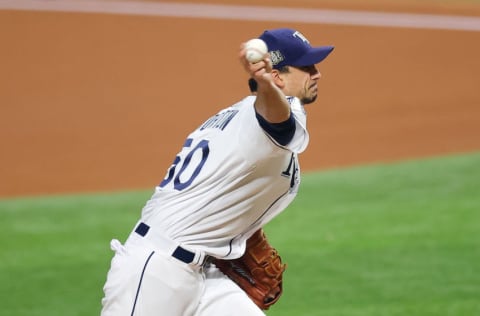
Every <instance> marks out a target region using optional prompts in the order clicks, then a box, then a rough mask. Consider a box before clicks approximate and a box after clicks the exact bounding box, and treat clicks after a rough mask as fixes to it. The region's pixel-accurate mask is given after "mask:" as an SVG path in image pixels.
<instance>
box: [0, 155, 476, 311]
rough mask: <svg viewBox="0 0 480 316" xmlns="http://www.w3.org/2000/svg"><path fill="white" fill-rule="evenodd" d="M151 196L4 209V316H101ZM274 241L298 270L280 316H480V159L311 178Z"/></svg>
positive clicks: (274, 231)
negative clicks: (111, 277)
mask: <svg viewBox="0 0 480 316" xmlns="http://www.w3.org/2000/svg"><path fill="white" fill-rule="evenodd" d="M150 193H151V191H150V190H147V191H138V192H125V193H115V194H96V195H88V196H87V195H78V196H58V197H42V198H24V199H3V200H0V240H1V252H0V297H1V298H2V307H1V309H0V315H5V316H27V315H28V316H36V315H42V316H45V315H49V316H57V315H58V316H60V315H62V316H66V315H82V316H83V315H99V312H100V300H101V297H102V295H103V293H102V286H103V283H104V281H105V276H106V272H107V270H108V267H109V261H110V259H111V255H112V253H111V252H110V250H109V241H110V239H111V238H112V237H116V238H120V239H121V240H123V239H125V237H126V236H127V234H128V232H129V231H130V229H131V227H132V225H133V224H134V222H135V221H136V220H137V218H138V216H139V213H140V209H141V207H142V206H143V204H144V202H145V200H146V199H147V198H148V197H149V196H150ZM266 230H267V233H268V235H269V238H270V241H271V242H272V243H273V244H274V245H275V246H276V247H277V248H278V250H279V251H280V253H281V254H282V257H283V259H284V261H286V262H287V263H288V268H287V271H286V274H285V289H284V295H283V297H282V299H281V300H280V301H279V303H277V305H275V306H274V307H273V308H272V309H271V310H270V311H269V312H268V315H269V316H280V315H289V316H303V315H305V316H307V315H308V316H310V315H328V316H347V315H348V316H367V315H368V316H377V315H378V316H390V315H392V316H394V315H402V316H404V315H409V316H447V315H452V316H453V315H455V316H478V315H480V153H479V154H470V155H459V156H450V157H443V158H436V159H428V160H419V161H410V162H403V163H398V164H388V165H387V164H386V165H377V166H367V167H356V168H350V169H343V170H331V171H323V172H318V173H310V174H307V175H304V177H303V183H302V187H301V189H300V193H299V195H298V198H297V200H296V201H295V202H294V203H293V205H292V206H291V207H290V208H289V209H288V210H287V211H286V212H284V213H283V214H281V215H280V216H279V217H277V218H276V219H275V220H274V221H273V222H272V223H270V224H269V225H268V226H267V228H266Z"/></svg>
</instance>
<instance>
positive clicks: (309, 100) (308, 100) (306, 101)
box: [300, 94, 317, 104]
mask: <svg viewBox="0 0 480 316" xmlns="http://www.w3.org/2000/svg"><path fill="white" fill-rule="evenodd" d="M316 99H317V95H316V94H315V95H314V96H311V97H304V98H302V99H301V100H300V101H302V104H310V103H313V102H315V100H316Z"/></svg>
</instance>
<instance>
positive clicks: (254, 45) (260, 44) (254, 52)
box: [245, 38, 268, 64]
mask: <svg viewBox="0 0 480 316" xmlns="http://www.w3.org/2000/svg"><path fill="white" fill-rule="evenodd" d="M267 52H268V48H267V44H265V42H264V41H263V40H261V39H259V38H254V39H251V40H249V41H248V42H246V43H245V57H246V58H247V60H248V61H249V62H251V63H253V64H254V63H258V62H259V61H261V60H262V59H263V56H265V54H266V53H267Z"/></svg>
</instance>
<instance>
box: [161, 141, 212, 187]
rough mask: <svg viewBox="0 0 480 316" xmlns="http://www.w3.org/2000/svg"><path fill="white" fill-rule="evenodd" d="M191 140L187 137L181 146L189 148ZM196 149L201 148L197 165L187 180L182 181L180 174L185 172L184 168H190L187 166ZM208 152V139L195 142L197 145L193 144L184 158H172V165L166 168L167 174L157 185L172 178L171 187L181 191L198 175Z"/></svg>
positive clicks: (162, 184) (166, 182)
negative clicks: (200, 156) (200, 155)
mask: <svg viewBox="0 0 480 316" xmlns="http://www.w3.org/2000/svg"><path fill="white" fill-rule="evenodd" d="M192 142H193V139H191V138H188V139H187V140H186V141H185V144H184V145H183V147H184V148H189V147H190V146H191V145H192ZM197 150H201V154H202V158H201V160H200V161H199V163H198V165H197V166H196V167H195V169H194V170H193V172H192V173H191V174H190V177H189V178H188V180H186V181H183V182H182V180H181V178H182V175H183V174H184V173H185V172H186V170H189V169H190V168H188V167H189V165H190V163H191V161H192V157H193V155H194V154H195V153H196V151H197ZM209 153H210V148H209V147H208V140H201V141H200V142H199V143H198V144H197V146H195V147H194V148H193V149H192V150H190V152H189V153H188V154H187V155H186V156H185V159H184V160H183V161H182V158H181V157H180V156H176V157H175V159H174V160H173V163H172V165H171V166H170V168H169V169H168V172H167V176H166V177H165V179H163V181H162V182H161V183H160V185H159V186H160V187H161V188H163V187H165V186H166V185H167V184H169V183H170V182H171V181H172V180H173V188H174V189H175V190H178V191H182V190H183V189H185V188H187V187H188V186H190V185H191V184H192V182H193V180H195V178H196V177H197V176H198V174H199V173H200V170H202V167H203V165H204V164H205V161H206V160H207V158H208V155H209ZM177 167H180V170H178V169H177ZM177 170H178V173H177ZM183 176H185V175H183ZM187 176H188V175H187Z"/></svg>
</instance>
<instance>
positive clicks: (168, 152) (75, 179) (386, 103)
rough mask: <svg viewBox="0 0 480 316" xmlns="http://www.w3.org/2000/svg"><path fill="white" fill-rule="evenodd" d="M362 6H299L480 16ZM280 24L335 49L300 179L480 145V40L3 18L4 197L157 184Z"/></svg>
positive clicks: (474, 35) (461, 8) (440, 8)
mask: <svg viewBox="0 0 480 316" xmlns="http://www.w3.org/2000/svg"><path fill="white" fill-rule="evenodd" d="M189 2H192V1H189ZM211 2H212V3H213V2H215V1H211ZM217 2H218V3H220V2H221V3H226V1H220V0H218V1H217ZM250 2H251V3H249V2H248V1H246V2H242V3H244V4H257V5H258V4H261V3H260V2H258V1H257V0H255V1H253V0H252V1H250ZM353 2H354V1H308V0H303V1H298V2H294V3H295V6H298V7H315V8H324V7H325V8H340V9H378V10H387V9H388V10H399V11H405V12H422V13H425V12H430V13H447V12H449V13H455V14H472V15H480V10H479V7H478V6H474V5H465V4H462V5H458V4H457V5H454V4H450V3H447V2H443V3H444V4H442V5H437V6H430V7H428V6H427V5H426V3H427V2H422V3H423V5H414V3H418V2H414V1H407V2H401V3H402V4H401V5H400V4H398V2H394V1H382V3H383V5H382V6H378V5H379V3H380V2H376V1H367V2H362V4H361V5H359V4H352V3H353ZM262 3H264V4H265V5H279V6H292V4H291V3H292V1H287V0H283V1H275V4H274V3H273V1H270V0H264V1H263V2H262ZM407 4H410V5H411V6H410V7H408V6H407ZM283 26H288V27H294V28H298V29H299V30H301V31H302V32H303V33H304V34H305V35H306V36H307V37H309V39H310V40H311V42H313V43H314V44H333V45H335V46H336V49H335V51H334V53H333V54H332V55H331V56H330V57H329V58H328V59H327V61H325V62H324V63H322V64H321V66H320V70H321V72H322V73H323V78H322V79H321V82H320V90H321V91H320V100H319V101H318V102H317V103H316V104H314V105H311V106H309V107H308V108H307V109H308V112H309V127H310V132H311V143H310V147H309V148H308V150H307V151H306V152H305V153H304V154H303V155H302V156H301V162H302V168H303V170H306V171H309V170H319V169H325V168H333V167H342V166H348V165H354V164H364V163H376V162H388V161H394V160H401V159H410V158H415V157H427V156H433V155H444V154H450V153H458V152H471V151H478V150H479V149H480V92H479V86H480V85H479V83H480V58H479V57H478V56H480V32H462V31H441V30H419V29H416V30H414V29H394V28H380V27H353V26H338V25H315V24H302V23H288V24H286V23H273V22H251V21H250V22H247V21H245V22H242V21H227V20H208V19H174V18H163V17H146V16H126V15H104V14H81V13H53V12H25V11H24V12H20V11H0V38H2V39H3V41H2V58H1V59H0V69H1V75H0V87H1V88H0V89H1V90H0V104H1V105H0V133H1V160H0V176H1V181H0V196H3V197H7V196H20V195H21V196H23V195H38V194H53V193H69V192H92V191H113V190H123V189H135V188H149V187H152V188H153V186H154V185H155V184H156V183H158V182H159V181H160V180H161V178H163V176H164V173H165V170H166V168H167V167H168V166H169V164H170V163H171V161H172V159H173V157H174V155H175V154H176V152H177V150H179V149H180V147H179V146H180V145H181V143H182V141H183V139H184V138H185V136H186V135H187V133H188V132H189V131H190V130H192V129H193V128H195V127H196V126H198V125H199V124H200V123H201V122H203V120H204V119H206V118H207V117H208V116H209V115H211V114H213V113H215V112H216V111H217V110H219V109H220V108H223V107H224V106H226V105H229V104H231V103H232V102H235V101H237V100H238V99H240V98H241V97H243V96H244V95H245V94H246V93H247V92H248V89H247V85H246V80H247V78H246V75H245V74H244V73H243V71H242V69H241V67H240V66H239V64H238V61H237V59H236V55H237V48H238V46H239V44H240V43H241V41H244V40H246V39H249V38H251V37H253V36H256V35H258V34H259V33H260V32H261V31H263V29H266V28H271V27H283ZM212 55H213V56H212ZM212 57H213V58H212Z"/></svg>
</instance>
